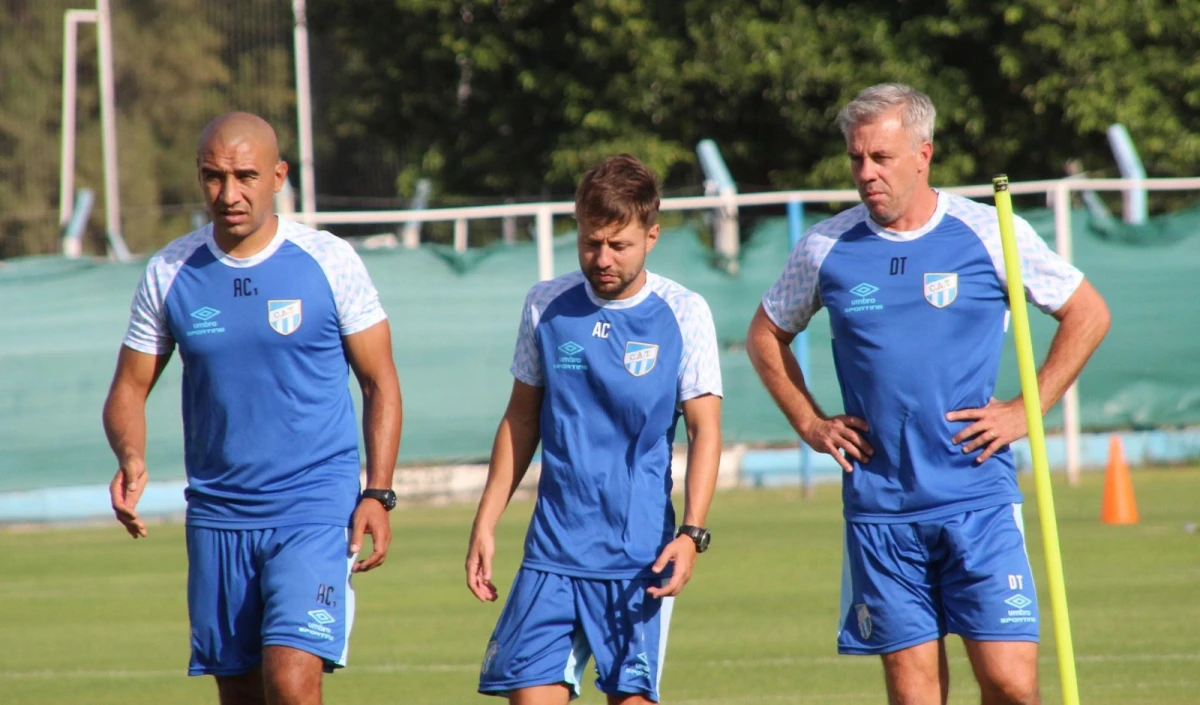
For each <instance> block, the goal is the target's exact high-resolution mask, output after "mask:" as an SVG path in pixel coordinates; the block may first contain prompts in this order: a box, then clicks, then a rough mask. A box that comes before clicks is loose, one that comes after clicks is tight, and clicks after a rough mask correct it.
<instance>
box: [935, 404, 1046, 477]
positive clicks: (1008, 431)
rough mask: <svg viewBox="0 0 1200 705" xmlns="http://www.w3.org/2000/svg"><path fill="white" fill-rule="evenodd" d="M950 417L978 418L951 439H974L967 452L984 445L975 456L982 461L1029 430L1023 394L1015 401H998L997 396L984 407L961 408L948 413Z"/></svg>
mask: <svg viewBox="0 0 1200 705" xmlns="http://www.w3.org/2000/svg"><path fill="white" fill-rule="evenodd" d="M946 420H947V421H974V422H975V423H973V424H971V425H970V426H967V427H966V428H964V429H963V430H961V431H959V432H958V433H957V434H956V435H955V436H954V438H952V439H950V440H951V442H952V443H954V444H955V445H959V444H962V443H963V442H964V441H970V442H969V443H967V444H966V445H964V446H963V449H962V451H963V452H964V453H973V452H975V451H976V450H978V449H980V448H983V449H984V450H983V452H982V453H980V454H979V457H978V458H976V459H975V462H977V463H982V462H983V461H985V460H987V459H988V458H990V457H992V455H994V454H995V453H996V451H998V450H1000V449H1001V448H1003V447H1004V446H1006V445H1008V444H1010V443H1012V442H1013V441H1015V440H1018V439H1020V438H1024V437H1025V434H1026V433H1028V432H1029V425H1028V420H1027V419H1026V418H1025V402H1024V400H1023V399H1021V398H1020V397H1018V398H1016V399H1013V400H1011V401H996V399H995V398H994V397H993V398H992V399H990V400H989V401H988V403H987V406H985V407H983V408H982V409H959V410H958V411H951V412H950V413H948V414H946Z"/></svg>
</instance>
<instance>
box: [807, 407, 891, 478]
mask: <svg viewBox="0 0 1200 705" xmlns="http://www.w3.org/2000/svg"><path fill="white" fill-rule="evenodd" d="M869 430H870V428H869V427H868V426H867V422H866V421H863V420H862V419H860V418H858V417H857V416H850V415H848V414H842V415H840V416H834V417H833V418H830V419H823V418H819V419H816V420H815V421H813V422H812V424H810V425H809V427H808V428H806V429H804V430H803V431H802V432H801V433H800V438H801V439H802V440H803V441H804V442H805V443H807V444H808V446H809V447H810V448H812V449H813V450H816V451H820V452H822V453H828V454H829V455H831V456H833V459H834V460H836V461H837V462H838V465H841V466H842V469H843V470H845V471H846V472H854V466H853V465H851V464H850V461H849V460H847V457H849V458H853V459H855V460H857V461H858V462H860V463H866V462H869V461H870V460H871V454H872V453H874V452H875V449H874V448H872V447H871V444H870V443H867V439H866V437H865V436H864V435H863V434H865V433H867V432H868V431H869ZM843 452H844V453H845V455H843Z"/></svg>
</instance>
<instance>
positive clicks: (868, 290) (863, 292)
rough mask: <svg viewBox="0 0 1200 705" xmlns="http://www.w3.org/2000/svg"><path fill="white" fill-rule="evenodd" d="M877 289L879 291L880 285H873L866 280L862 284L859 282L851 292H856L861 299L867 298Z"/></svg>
mask: <svg viewBox="0 0 1200 705" xmlns="http://www.w3.org/2000/svg"><path fill="white" fill-rule="evenodd" d="M877 291H879V287H877V286H873V285H871V284H868V283H866V282H863V283H862V284H859V285H858V286H856V287H854V288H853V289H851V290H850V293H851V294H854V295H855V296H857V297H859V298H860V299H865V298H867V297H868V296H870V295H871V294H874V293H875V292H877Z"/></svg>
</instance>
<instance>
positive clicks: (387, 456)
mask: <svg viewBox="0 0 1200 705" xmlns="http://www.w3.org/2000/svg"><path fill="white" fill-rule="evenodd" d="M362 391H363V438H364V439H365V441H366V449H367V487H368V488H371V489H391V487H392V475H393V474H394V473H395V471H396V456H397V454H398V453H399V452H400V429H401V425H402V424H403V418H404V411H403V401H402V399H401V397H400V386H399V384H398V383H395V384H379V383H371V384H366V385H363V390H362Z"/></svg>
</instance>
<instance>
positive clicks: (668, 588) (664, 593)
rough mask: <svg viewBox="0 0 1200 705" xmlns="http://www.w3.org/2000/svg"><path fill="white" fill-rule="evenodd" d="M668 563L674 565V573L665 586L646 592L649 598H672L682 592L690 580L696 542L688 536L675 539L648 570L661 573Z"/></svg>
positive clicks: (694, 562)
mask: <svg viewBox="0 0 1200 705" xmlns="http://www.w3.org/2000/svg"><path fill="white" fill-rule="evenodd" d="M668 563H674V564H675V572H674V573H673V574H672V575H671V579H670V580H669V581H667V584H666V585H663V586H662V587H652V588H649V589H647V590H646V592H648V593H649V594H650V596H651V597H674V596H676V595H678V594H679V593H681V592H683V586H684V585H687V581H689V580H691V579H692V567H693V566H695V565H696V542H695V541H693V540H692V538H691V537H690V536H680V537H678V538H676V539H675V540H674V541H672V542H671V543H669V544H667V547H666V548H664V549H663V552H662V554H661V555H659V557H658V560H657V561H655V562H654V567H653V568H651V569H650V570H653V571H654V572H655V573H661V572H663V569H664V568H666V567H667V564H668Z"/></svg>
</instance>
